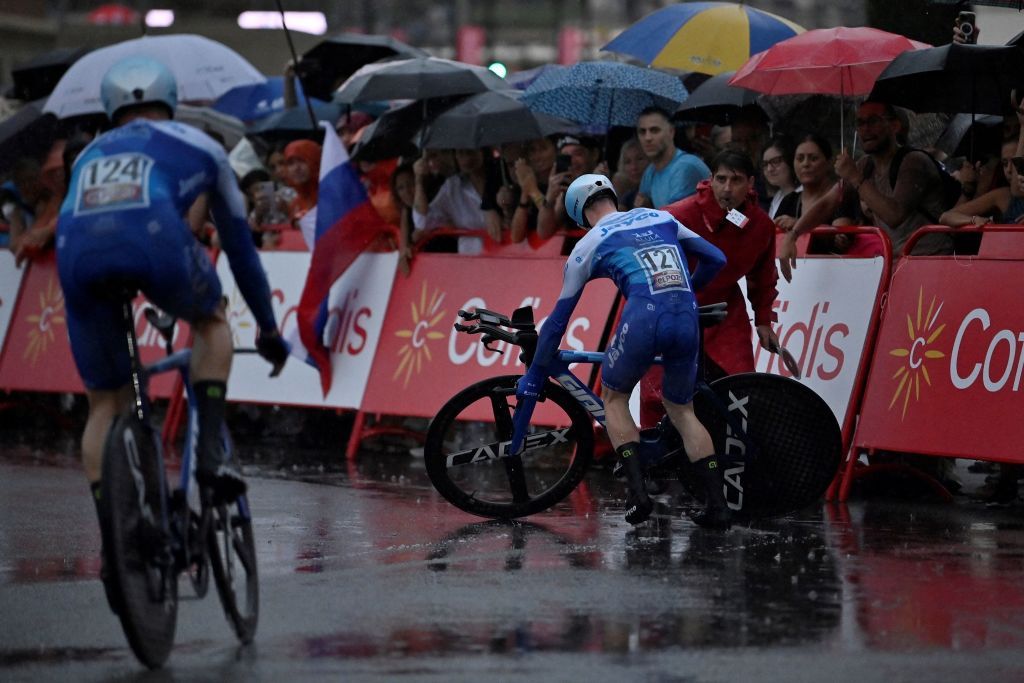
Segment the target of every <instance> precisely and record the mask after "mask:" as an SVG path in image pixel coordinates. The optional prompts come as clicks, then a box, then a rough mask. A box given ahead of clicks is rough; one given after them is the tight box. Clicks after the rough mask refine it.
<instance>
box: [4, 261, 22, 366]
mask: <svg viewBox="0 0 1024 683" xmlns="http://www.w3.org/2000/svg"><path fill="white" fill-rule="evenodd" d="M24 274H25V269H24V268H18V267H17V266H16V265H14V254H13V253H12V252H10V251H7V250H6V249H5V250H0V353H2V352H3V348H4V341H6V339H7V330H8V328H9V327H10V324H11V316H12V315H13V314H14V304H15V302H16V301H17V299H18V290H19V289H20V288H21V277H22V276H23V275H24Z"/></svg>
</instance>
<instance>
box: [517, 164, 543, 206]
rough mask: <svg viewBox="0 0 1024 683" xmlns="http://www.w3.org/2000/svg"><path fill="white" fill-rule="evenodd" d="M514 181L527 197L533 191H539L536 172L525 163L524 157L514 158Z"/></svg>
mask: <svg viewBox="0 0 1024 683" xmlns="http://www.w3.org/2000/svg"><path fill="white" fill-rule="evenodd" d="M514 168H515V174H516V182H517V183H518V184H519V187H521V188H523V196H524V197H529V196H530V195H532V194H533V193H534V192H540V187H539V186H538V185H537V174H536V173H535V172H534V170H533V167H532V166H530V164H529V163H527V161H526V159H516V164H515V167H514Z"/></svg>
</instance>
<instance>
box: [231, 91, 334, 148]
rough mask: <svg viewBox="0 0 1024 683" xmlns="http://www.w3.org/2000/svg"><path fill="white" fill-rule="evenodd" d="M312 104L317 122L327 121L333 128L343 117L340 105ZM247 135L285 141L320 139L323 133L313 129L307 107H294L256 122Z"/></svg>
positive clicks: (314, 101) (329, 103) (331, 103)
mask: <svg viewBox="0 0 1024 683" xmlns="http://www.w3.org/2000/svg"><path fill="white" fill-rule="evenodd" d="M310 103H311V104H312V107H313V115H314V116H315V117H316V119H317V121H327V122H329V123H330V124H331V125H332V126H333V125H334V122H335V121H337V120H338V117H340V116H341V112H342V109H343V107H342V105H340V104H336V103H334V102H321V101H320V100H310ZM246 135H248V136H256V137H261V138H265V139H267V140H281V141H283V140H298V139H300V138H314V137H315V138H320V137H321V136H322V135H323V131H322V130H320V129H319V128H317V129H315V130H314V129H313V127H312V124H311V123H310V120H309V112H308V111H307V110H306V108H305V107H292V108H291V109H285V110H284V111H280V112H277V113H276V114H271V115H270V116H267V117H265V118H262V119H260V120H259V121H257V122H255V123H254V124H252V125H251V126H249V128H248V129H247V130H246Z"/></svg>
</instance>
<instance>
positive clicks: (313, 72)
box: [298, 33, 428, 100]
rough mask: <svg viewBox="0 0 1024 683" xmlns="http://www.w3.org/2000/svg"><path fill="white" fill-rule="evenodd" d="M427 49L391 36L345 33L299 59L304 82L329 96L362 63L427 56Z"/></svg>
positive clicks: (314, 93) (316, 93)
mask: <svg viewBox="0 0 1024 683" xmlns="http://www.w3.org/2000/svg"><path fill="white" fill-rule="evenodd" d="M426 56H428V55H427V53H426V52H424V51H423V50H421V49H419V48H417V47H412V46H411V45H406V44H405V43H403V42H402V41H400V40H397V39H395V38H392V37H391V36H381V35H364V34H361V33H341V34H339V35H336V36H332V37H330V38H328V39H327V40H325V41H323V42H322V43H318V44H317V45H315V46H313V48H311V49H310V50H309V51H307V52H306V53H305V54H304V55H302V59H300V60H299V66H298V71H299V72H300V73H301V74H302V82H303V84H304V85H305V87H306V92H308V93H309V94H310V95H312V96H313V97H319V98H320V99H322V100H326V99H329V98H330V96H331V92H332V91H333V90H334V89H335V88H336V87H337V84H338V83H339V82H341V81H342V80H344V79H346V78H348V77H349V76H351V75H352V74H354V73H355V72H356V70H357V69H359V67H361V66H363V65H365V64H370V63H372V62H376V61H378V60H380V59H386V58H388V57H406V58H412V57H426Z"/></svg>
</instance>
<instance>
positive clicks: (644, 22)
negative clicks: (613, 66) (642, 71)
mask: <svg viewBox="0 0 1024 683" xmlns="http://www.w3.org/2000/svg"><path fill="white" fill-rule="evenodd" d="M802 31H803V28H802V27H800V26H799V25H797V24H794V23H793V22H791V21H789V20H788V19H783V18H782V17H779V16H776V15H774V14H770V13H768V12H762V11H761V10H757V9H754V8H753V7H748V6H746V5H743V4H740V5H737V4H735V3H731V2H687V3H680V4H678V5H669V6H668V7H664V8H662V9H660V10H657V11H656V12H653V13H651V14H648V15H647V16H646V17H644V18H643V19H641V20H640V21H638V22H636V23H635V24H633V25H632V26H630V27H629V28H627V29H626V30H625V31H623V32H622V33H620V34H619V35H618V36H617V37H616V38H615V39H614V40H612V41H611V42H610V43H608V44H607V45H605V46H604V47H602V48H601V49H602V50H607V51H609V52H618V53H621V54H626V55H629V56H631V57H636V58H637V59H639V60H640V61H642V62H644V63H645V64H647V65H648V66H656V67H661V68H668V69H678V70H680V71H700V72H701V73H706V74H710V75H712V76H714V75H716V74H720V73H722V72H723V71H729V70H731V69H738V68H740V66H742V65H743V63H744V62H746V61H747V60H748V59H749V58H750V56H751V55H753V54H756V53H758V52H761V51H763V50H767V49H768V48H769V47H771V46H772V45H774V44H775V43H777V42H779V41H780V40H785V39H786V38H790V37H792V36H794V35H796V34H798V33H801V32H802Z"/></svg>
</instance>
